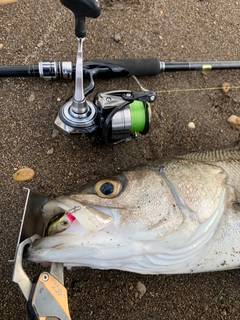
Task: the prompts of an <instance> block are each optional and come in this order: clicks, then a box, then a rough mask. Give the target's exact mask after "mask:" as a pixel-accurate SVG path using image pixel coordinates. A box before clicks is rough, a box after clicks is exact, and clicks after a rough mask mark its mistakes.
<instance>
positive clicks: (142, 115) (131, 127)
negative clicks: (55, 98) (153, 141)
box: [55, 90, 156, 145]
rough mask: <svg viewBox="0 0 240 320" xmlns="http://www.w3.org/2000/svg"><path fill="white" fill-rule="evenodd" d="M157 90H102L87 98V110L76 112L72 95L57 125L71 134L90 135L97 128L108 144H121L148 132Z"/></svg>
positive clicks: (104, 142) (98, 134)
mask: <svg viewBox="0 0 240 320" xmlns="http://www.w3.org/2000/svg"><path fill="white" fill-rule="evenodd" d="M155 98H156V96H155V93H154V92H151V91H146V92H132V91H129V90H116V91H105V92H99V93H97V94H96V95H95V97H94V100H93V103H92V102H90V101H88V100H86V103H87V106H88V108H87V111H86V112H85V113H76V112H75V111H74V110H73V108H71V106H72V99H73V98H70V99H69V100H68V101H67V102H66V103H65V104H64V105H63V106H62V107H61V108H60V110H59V113H58V116H57V118H56V120H55V125H56V126H57V128H58V129H59V130H61V131H62V132H64V133H66V134H70V135H76V134H77V135H79V134H80V135H86V134H87V135H88V134H92V133H94V132H96V134H97V137H98V139H99V140H100V141H101V142H102V143H103V144H106V145H113V144H118V143H121V142H125V141H129V140H131V139H133V138H135V137H136V134H137V133H141V134H146V133H147V132H148V130H149V127H150V122H151V106H150V102H153V101H154V100H155Z"/></svg>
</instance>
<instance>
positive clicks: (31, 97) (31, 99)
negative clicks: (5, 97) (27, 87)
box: [28, 92, 35, 102]
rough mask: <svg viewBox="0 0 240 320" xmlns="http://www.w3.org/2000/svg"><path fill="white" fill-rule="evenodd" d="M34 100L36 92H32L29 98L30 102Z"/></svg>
mask: <svg viewBox="0 0 240 320" xmlns="http://www.w3.org/2000/svg"><path fill="white" fill-rule="evenodd" d="M34 100H35V93H34V92H32V93H31V94H30V97H29V98H28V102H33V101H34Z"/></svg>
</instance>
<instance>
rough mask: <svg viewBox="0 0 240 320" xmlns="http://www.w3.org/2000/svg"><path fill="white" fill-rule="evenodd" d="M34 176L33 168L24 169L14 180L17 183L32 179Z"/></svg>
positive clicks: (15, 174) (19, 171)
mask: <svg viewBox="0 0 240 320" xmlns="http://www.w3.org/2000/svg"><path fill="white" fill-rule="evenodd" d="M33 176H34V171H33V169H31V168H22V169H19V170H18V171H17V172H15V173H14V175H13V179H14V180H15V181H27V180H30V179H32V177H33Z"/></svg>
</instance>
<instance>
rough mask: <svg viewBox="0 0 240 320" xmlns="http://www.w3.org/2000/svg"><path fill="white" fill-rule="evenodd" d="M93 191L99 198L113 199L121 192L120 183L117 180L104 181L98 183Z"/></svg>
mask: <svg viewBox="0 0 240 320" xmlns="http://www.w3.org/2000/svg"><path fill="white" fill-rule="evenodd" d="M94 189H95V191H96V193H97V195H98V196H99V197H101V198H114V197H116V196H118V195H119V193H120V191H121V190H122V183H121V182H120V181H118V180H111V179H104V180H100V181H98V182H97V183H96V184H95V186H94Z"/></svg>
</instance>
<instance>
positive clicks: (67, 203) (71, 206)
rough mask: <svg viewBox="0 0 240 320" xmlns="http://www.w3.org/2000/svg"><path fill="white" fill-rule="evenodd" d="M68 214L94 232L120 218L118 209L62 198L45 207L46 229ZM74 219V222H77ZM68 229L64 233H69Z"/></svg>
mask: <svg viewBox="0 0 240 320" xmlns="http://www.w3.org/2000/svg"><path fill="white" fill-rule="evenodd" d="M66 213H68V214H70V215H71V216H73V217H74V219H76V220H77V221H78V223H79V224H80V225H81V226H82V227H84V228H85V229H86V230H88V231H94V232H96V231H99V230H102V229H103V228H104V227H106V226H107V225H109V224H110V223H112V222H113V220H117V219H118V218H119V216H120V215H119V213H118V210H117V209H114V208H111V207H103V206H98V205H94V204H88V203H86V202H78V201H76V200H73V199H71V198H69V197H64V196H62V197H58V198H56V199H55V200H51V201H49V202H48V203H47V204H45V205H44V207H43V216H44V218H45V225H46V227H47V228H48V226H49V225H50V224H52V223H54V221H57V220H58V219H59V218H61V217H62V216H63V215H64V214H66ZM74 219H73V220H72V222H74V221H75V220H74ZM70 226H71V224H70ZM70 226H69V227H70ZM68 229H69V228H67V229H66V230H64V231H63V232H65V233H66V232H68V231H69V230H68Z"/></svg>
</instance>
